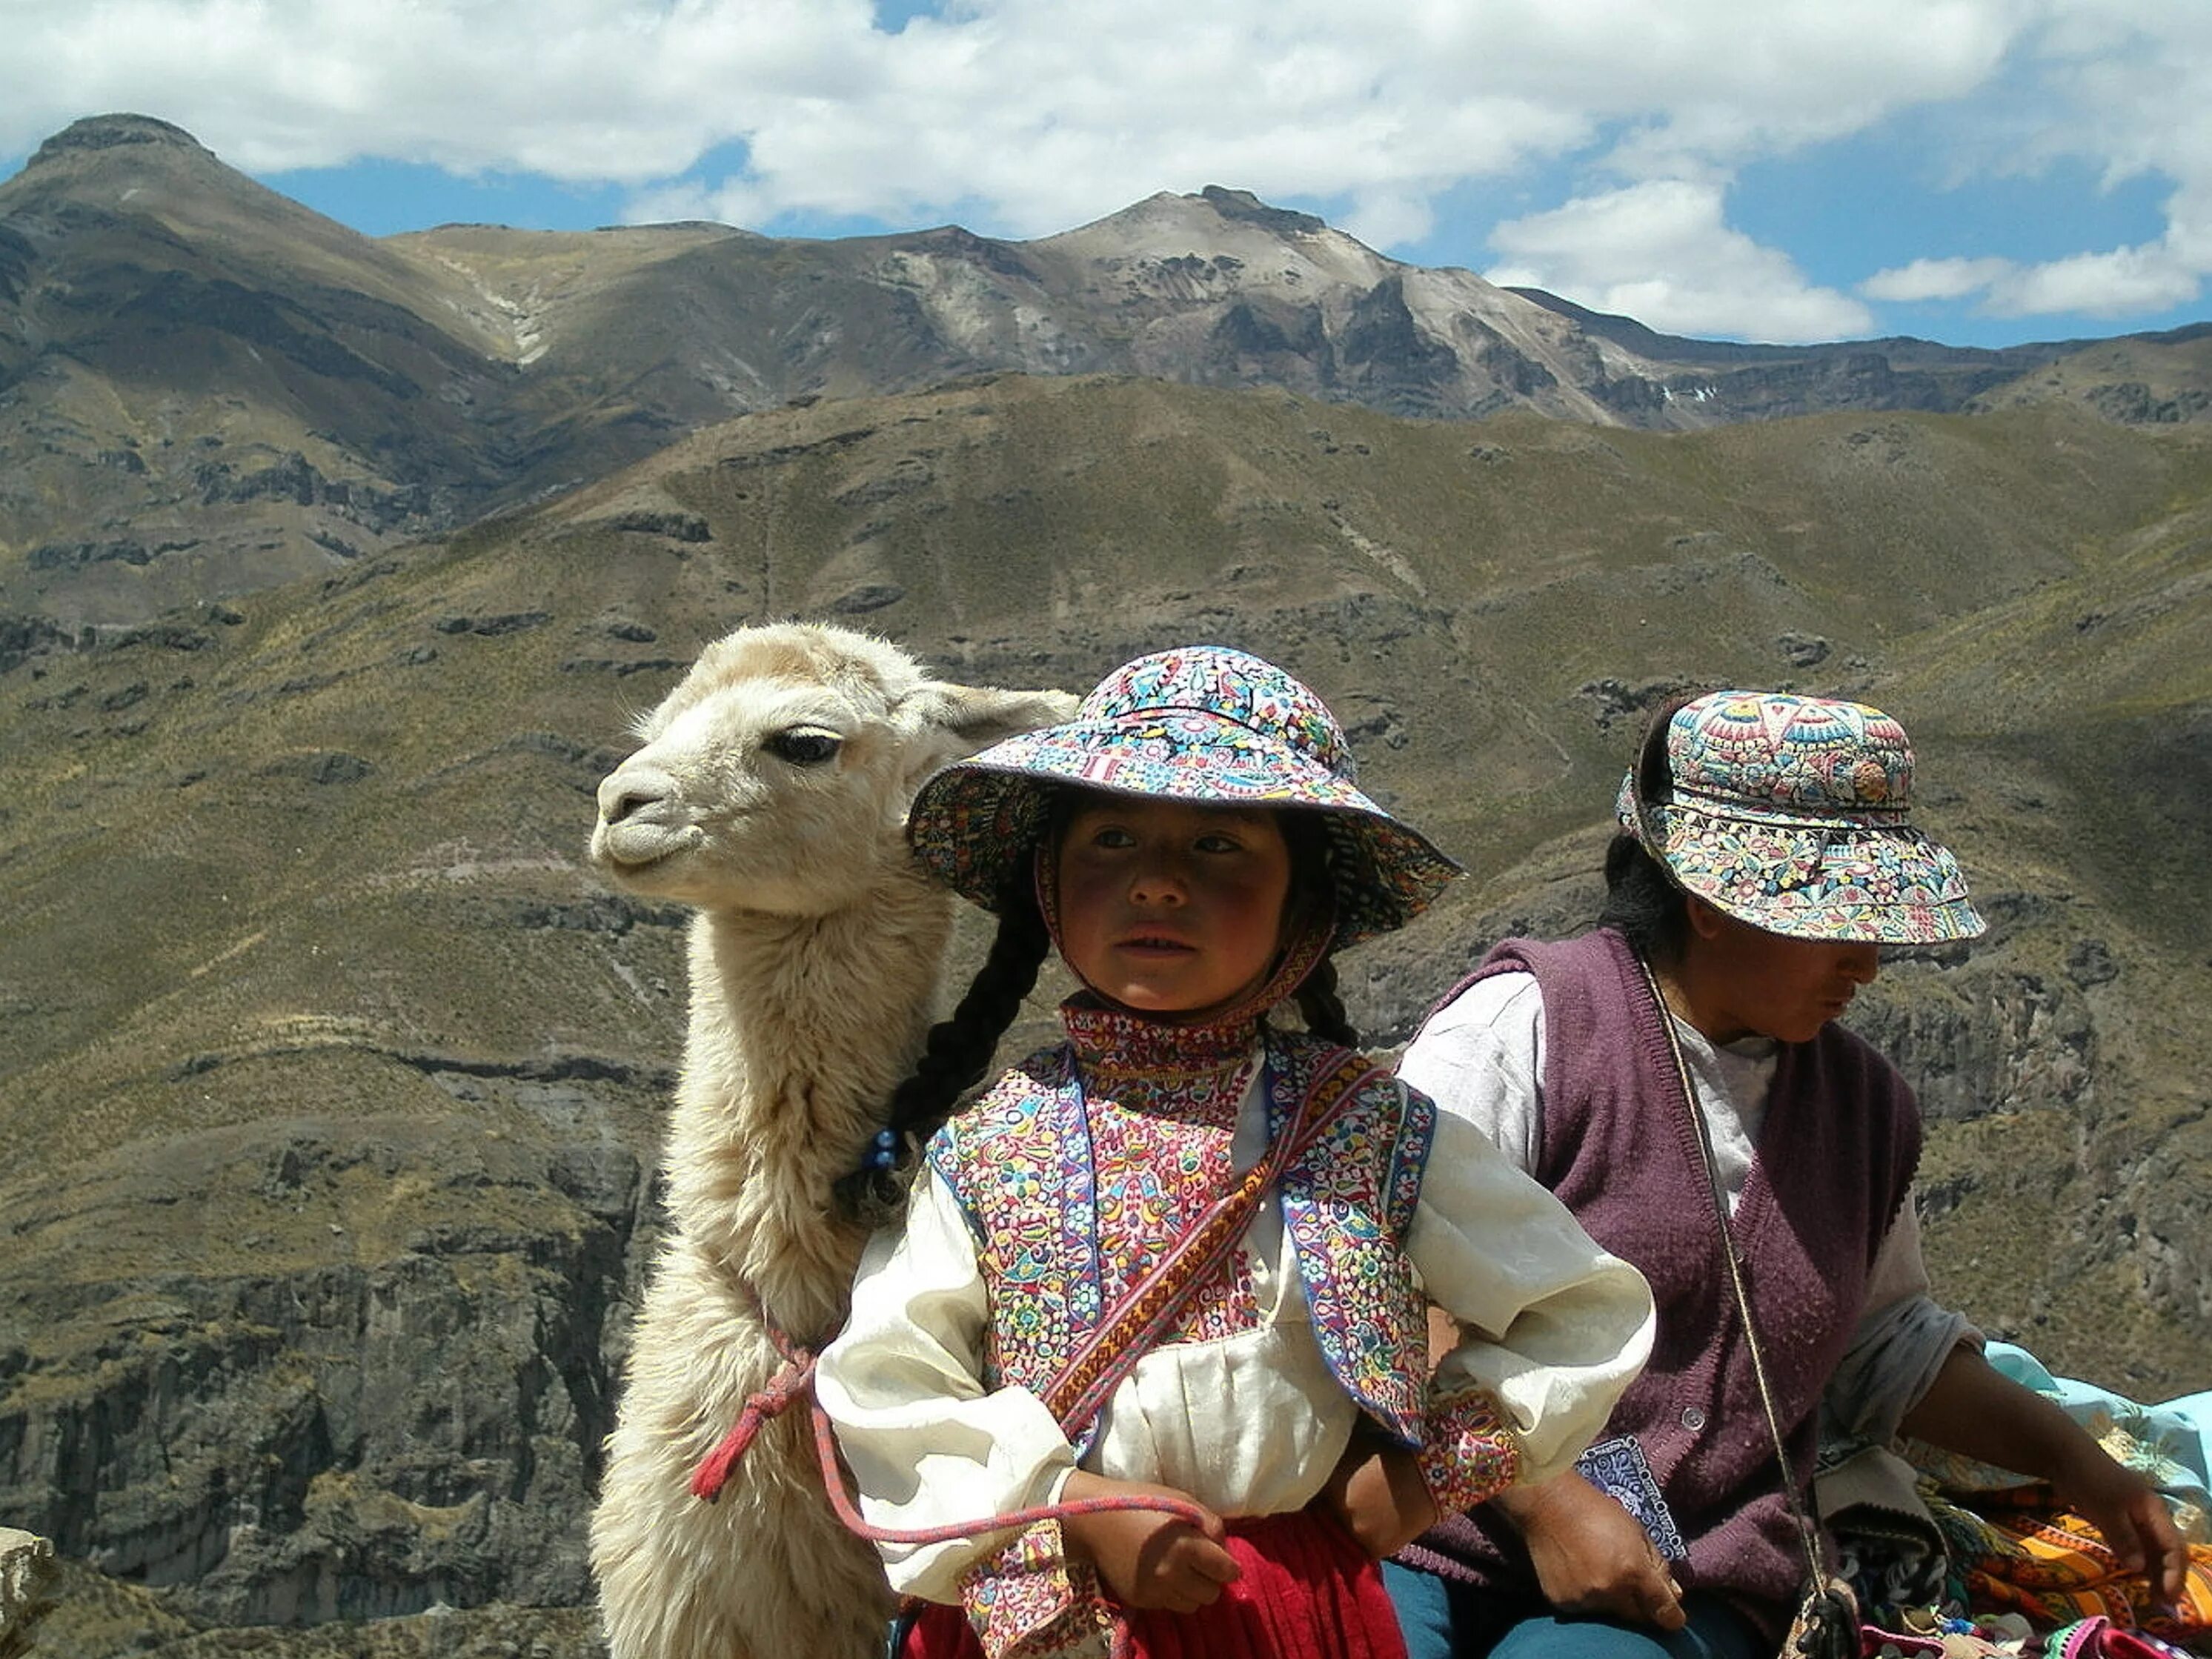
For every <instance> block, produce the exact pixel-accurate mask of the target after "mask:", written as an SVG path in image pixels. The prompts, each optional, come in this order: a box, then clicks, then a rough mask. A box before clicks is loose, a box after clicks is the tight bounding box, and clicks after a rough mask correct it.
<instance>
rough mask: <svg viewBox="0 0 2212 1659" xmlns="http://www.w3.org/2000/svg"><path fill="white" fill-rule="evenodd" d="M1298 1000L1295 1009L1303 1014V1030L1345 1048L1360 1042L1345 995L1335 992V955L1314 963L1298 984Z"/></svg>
mask: <svg viewBox="0 0 2212 1659" xmlns="http://www.w3.org/2000/svg"><path fill="white" fill-rule="evenodd" d="M1297 1000H1298V1012H1299V1013H1301V1014H1303V1015H1304V1016H1305V1022H1306V1030H1309V1031H1311V1032H1312V1033H1313V1034H1314V1035H1315V1036H1319V1037H1327V1038H1328V1040H1329V1041H1330V1042H1334V1043H1340V1044H1341V1045H1342V1046H1343V1047H1345V1048H1358V1046H1359V1031H1358V1028H1357V1027H1356V1026H1354V1025H1353V1024H1352V1016H1351V1015H1350V1014H1349V1013H1347V1012H1346V1011H1345V1006H1344V999H1343V998H1342V997H1340V996H1339V995H1337V994H1336V958H1335V957H1322V959H1321V960H1320V961H1319V962H1317V963H1314V966H1313V971H1312V972H1311V973H1310V974H1308V975H1306V976H1305V981H1304V983H1303V984H1302V985H1300V986H1299V987H1298V997H1297Z"/></svg>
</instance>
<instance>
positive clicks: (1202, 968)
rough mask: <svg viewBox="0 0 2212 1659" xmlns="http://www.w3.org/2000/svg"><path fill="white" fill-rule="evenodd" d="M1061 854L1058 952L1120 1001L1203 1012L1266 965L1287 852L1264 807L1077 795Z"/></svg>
mask: <svg viewBox="0 0 2212 1659" xmlns="http://www.w3.org/2000/svg"><path fill="white" fill-rule="evenodd" d="M1058 856H1059V860H1060V865H1059V872H1058V873H1059V879H1060V954H1061V955H1063V956H1065V957H1066V958H1067V963H1068V966H1070V967H1071V968H1073V969H1075V971H1076V972H1077V973H1078V974H1079V975H1082V977H1083V981H1084V982H1085V984H1087V985H1088V986H1090V987H1091V989H1092V990H1094V991H1097V992H1098V993H1099V994H1102V995H1103V996H1107V997H1110V998H1111V999H1113V1000H1115V1002H1118V1003H1120V1004H1121V1005H1122V1006H1124V1007H1127V1008H1134V1009H1137V1010H1139V1011H1140V1012H1145V1013H1156V1014H1193V1015H1194V1014H1203V1013H1206V1012H1211V1011H1212V1010H1213V1009H1216V1008H1219V1007H1222V1006H1226V1005H1229V1004H1231V1003H1232V1002H1234V1001H1235V1000H1237V999H1238V998H1239V997H1241V996H1243V995H1244V994H1246V993H1248V992H1249V991H1253V990H1256V989H1257V988H1258V987H1259V984H1260V981H1261V977H1262V976H1263V975H1265V974H1266V973H1267V970H1268V968H1269V966H1270V965H1271V964H1272V963H1273V961H1274V957H1275V951H1276V949H1277V947H1278V945H1279V944H1280V942H1281V935H1282V924H1283V907H1284V902H1285V899H1287V898H1288V896H1289V895H1290V890H1291V851H1290V848H1289V847H1288V846H1287V845H1286V844H1285V842H1284V840H1283V832H1282V829H1281V828H1280V826H1279V824H1278V823H1277V822H1276V819H1275V815H1274V814H1273V813H1272V812H1268V811H1245V810H1243V809H1242V808H1238V807H1224V806H1193V805H1188V804H1186V803H1184V802H1182V801H1173V800H1159V799H1152V798H1149V797H1142V796H1132V797H1121V796H1116V795H1097V794H1086V795H1084V796H1082V797H1080V798H1079V800H1078V802H1077V804H1076V807H1075V811H1074V813H1073V816H1072V817H1070V818H1069V820H1068V822H1067V827H1066V830H1065V831H1064V832H1063V833H1062V835H1061V836H1060V850H1059V855H1058Z"/></svg>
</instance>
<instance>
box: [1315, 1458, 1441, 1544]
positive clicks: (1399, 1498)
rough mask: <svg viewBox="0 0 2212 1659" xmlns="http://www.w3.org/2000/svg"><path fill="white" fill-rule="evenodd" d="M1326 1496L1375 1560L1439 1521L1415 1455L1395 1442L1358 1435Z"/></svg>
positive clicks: (1340, 1461)
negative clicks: (1379, 1440) (1385, 1441)
mask: <svg viewBox="0 0 2212 1659" xmlns="http://www.w3.org/2000/svg"><path fill="white" fill-rule="evenodd" d="M1322 1497H1323V1498H1326V1499H1327V1500H1328V1506H1329V1508H1330V1509H1331V1510H1334V1511H1335V1513H1336V1518H1337V1519H1338V1520H1340V1521H1341V1522H1343V1523H1344V1528H1345V1530H1346V1531H1347V1532H1349V1533H1350V1534H1352V1536H1353V1537H1354V1538H1356V1539H1358V1541H1359V1544H1360V1547H1361V1548H1363V1549H1364V1550H1365V1551H1366V1552H1367V1553H1369V1554H1370V1555H1371V1556H1373V1557H1374V1558H1375V1559H1376V1560H1378V1561H1379V1560H1381V1559H1383V1557H1384V1556H1386V1555H1395V1554H1396V1553H1398V1552H1399V1551H1400V1550H1401V1549H1403V1548H1405V1547H1406V1546H1407V1545H1408V1544H1410V1543H1412V1542H1413V1541H1414V1540H1415V1539H1416V1538H1419V1536H1420V1535H1421V1534H1423V1533H1425V1532H1426V1531H1427V1530H1428V1529H1429V1528H1431V1527H1432V1526H1434V1525H1436V1523H1437V1504H1436V1500H1435V1499H1434V1498H1431V1497H1430V1496H1429V1484H1428V1482H1427V1481H1425V1480H1422V1479H1421V1468H1420V1464H1419V1462H1418V1461H1417V1460H1416V1459H1415V1458H1414V1456H1413V1453H1411V1452H1409V1451H1407V1449H1405V1448H1404V1447H1403V1446H1401V1445H1398V1444H1396V1443H1383V1442H1378V1441H1376V1440H1373V1439H1370V1438H1369V1437H1365V1436H1363V1435H1354V1436H1353V1437H1352V1443H1351V1444H1350V1445H1348V1446H1346V1448H1345V1449H1344V1455H1343V1456H1341V1457H1340V1458H1339V1459H1337V1461H1336V1470H1335V1473H1334V1474H1331V1475H1330V1476H1329V1478H1328V1485H1327V1486H1323V1487H1322Z"/></svg>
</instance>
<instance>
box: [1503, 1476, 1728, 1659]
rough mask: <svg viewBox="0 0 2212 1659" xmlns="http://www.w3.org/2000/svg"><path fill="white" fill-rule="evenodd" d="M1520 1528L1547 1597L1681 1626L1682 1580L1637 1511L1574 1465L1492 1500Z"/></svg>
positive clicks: (1606, 1615) (1601, 1612)
mask: <svg viewBox="0 0 2212 1659" xmlns="http://www.w3.org/2000/svg"><path fill="white" fill-rule="evenodd" d="M1490 1501H1491V1502H1492V1504H1495V1505H1496V1506H1497V1507H1498V1508H1499V1509H1500V1510H1504V1512H1505V1514H1506V1516H1508V1517H1509V1518H1510V1520H1511V1521H1512V1522H1513V1523H1514V1525H1515V1526H1516V1527H1518V1528H1520V1529H1521V1536H1522V1541H1524V1542H1525V1543H1527V1545H1528V1559H1530V1561H1532V1562H1533V1563H1534V1565H1535V1568H1536V1583H1537V1584H1538V1585H1539V1587H1540V1588H1541V1589H1542V1590H1543V1592H1544V1599H1545V1600H1546V1601H1549V1602H1550V1603H1551V1604H1552V1605H1553V1607H1557V1608H1558V1609H1559V1611H1560V1612H1561V1613H1577V1614H1582V1615H1584V1616H1595V1617H1598V1618H1603V1619H1616V1620H1620V1622H1622V1623H1623V1624H1630V1625H1647V1626H1653V1627H1656V1629H1659V1630H1668V1631H1673V1630H1680V1629H1681V1628H1682V1626H1684V1625H1686V1624H1687V1623H1688V1622H1689V1619H1688V1615H1687V1614H1686V1613H1683V1611H1682V1588H1681V1586H1680V1584H1677V1583H1675V1582H1674V1574H1673V1573H1672V1572H1670V1571H1668V1567H1667V1564H1666V1562H1664V1561H1663V1560H1662V1559H1660V1557H1659V1552H1658V1551H1657V1550H1656V1549H1655V1548H1653V1547H1652V1544H1651V1540H1650V1535H1649V1534H1646V1533H1645V1532H1644V1528H1642V1527H1640V1526H1638V1524H1637V1522H1636V1518H1635V1517H1634V1516H1632V1515H1630V1514H1629V1512H1628V1511H1627V1510H1625V1509H1623V1508H1621V1506H1620V1504H1619V1503H1617V1502H1616V1501H1615V1500H1614V1499H1613V1498H1611V1497H1609V1496H1607V1494H1606V1493H1604V1492H1600V1491H1599V1490H1598V1489H1597V1488H1596V1487H1595V1486H1592V1485H1590V1483H1589V1481H1588V1480H1584V1479H1583V1477H1582V1476H1581V1475H1579V1474H1576V1473H1575V1472H1574V1471H1573V1470H1571V1469H1570V1470H1569V1471H1568V1472H1567V1473H1565V1474H1559V1475H1554V1476H1553V1478H1552V1479H1551V1480H1547V1481H1545V1482H1544V1483H1543V1485H1541V1486H1514V1487H1510V1488H1508V1489H1507V1490H1506V1491H1504V1492H1500V1493H1498V1496H1497V1497H1495V1498H1492V1499H1491V1500H1490Z"/></svg>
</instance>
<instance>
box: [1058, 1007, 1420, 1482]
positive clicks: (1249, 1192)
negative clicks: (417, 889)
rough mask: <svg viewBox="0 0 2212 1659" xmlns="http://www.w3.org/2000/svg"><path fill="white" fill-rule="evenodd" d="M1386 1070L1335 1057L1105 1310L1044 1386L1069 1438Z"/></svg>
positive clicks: (1351, 1056) (1354, 1057)
mask: <svg viewBox="0 0 2212 1659" xmlns="http://www.w3.org/2000/svg"><path fill="white" fill-rule="evenodd" d="M1382 1075H1383V1067H1382V1066H1377V1065H1376V1064H1375V1062H1374V1061H1372V1060H1370V1059H1368V1058H1367V1056H1366V1055H1364V1054H1358V1053H1355V1052H1353V1051H1352V1050H1351V1049H1348V1048H1347V1049H1343V1050H1341V1051H1340V1054H1339V1057H1338V1059H1337V1061H1336V1063H1335V1064H1334V1066H1330V1067H1329V1068H1328V1070H1326V1071H1323V1072H1321V1073H1317V1074H1316V1077H1315V1078H1314V1080H1313V1081H1312V1083H1311V1084H1310V1085H1308V1086H1307V1089H1306V1092H1305V1097H1304V1099H1303V1100H1301V1101H1300V1102H1299V1103H1298V1109H1297V1112H1296V1113H1295V1114H1294V1115H1292V1116H1291V1121H1290V1122H1289V1123H1288V1124H1287V1125H1286V1126H1285V1128H1284V1131H1283V1133H1280V1134H1279V1135H1277V1136H1276V1137H1275V1139H1274V1140H1273V1144H1272V1145H1270V1146H1269V1147H1268V1148H1267V1157H1265V1158H1261V1160H1260V1162H1258V1163H1257V1164H1254V1165H1253V1166H1252V1167H1251V1168H1250V1169H1249V1170H1246V1171H1245V1172H1244V1176H1243V1179H1242V1180H1241V1181H1239V1182H1237V1185H1236V1186H1235V1187H1233V1188H1231V1189H1230V1190H1229V1191H1228V1192H1226V1193H1225V1194H1222V1195H1221V1196H1220V1197H1219V1198H1218V1199H1216V1200H1214V1201H1213V1202H1212V1204H1210V1205H1208V1206H1206V1211H1205V1212H1204V1213H1203V1214H1201V1215H1200V1217H1199V1218H1198V1219H1197V1220H1196V1221H1195V1222H1194V1223H1193V1224H1192V1225H1191V1228H1190V1230H1189V1231H1188V1232H1186V1233H1185V1234H1184V1235H1183V1236H1182V1237H1181V1238H1179V1239H1177V1240H1176V1243H1175V1244H1174V1246H1173V1248H1171V1249H1170V1250H1168V1252H1167V1253H1166V1254H1165V1255H1163V1256H1162V1257H1161V1258H1160V1260H1159V1261H1158V1263H1157V1264H1155V1265H1154V1267H1152V1271H1151V1272H1150V1273H1146V1275H1145V1276H1144V1277H1143V1278H1142V1279H1139V1280H1138V1281H1137V1282H1136V1283H1135V1284H1134V1285H1131V1286H1130V1287H1129V1290H1128V1292H1127V1295H1125V1296H1124V1297H1122V1298H1121V1301H1120V1302H1119V1303H1118V1304H1115V1306H1114V1307H1113V1308H1111V1309H1109V1310H1108V1311H1107V1313H1106V1316H1105V1317H1104V1318H1103V1319H1101V1320H1100V1321H1099V1322H1098V1324H1097V1327H1096V1328H1094V1329H1093V1330H1092V1331H1091V1334H1089V1335H1088V1336H1087V1337H1085V1339H1084V1340H1083V1341H1082V1342H1081V1343H1079V1345H1078V1346H1077V1347H1076V1350H1075V1352H1073V1354H1071V1355H1069V1357H1068V1360H1067V1364H1066V1365H1065V1366H1064V1367H1063V1368H1062V1369H1061V1370H1060V1375H1059V1376H1055V1377H1054V1378H1053V1380H1052V1381H1051V1382H1050V1383H1048V1384H1047V1385H1046V1387H1045V1389H1044V1392H1043V1398H1044V1403H1045V1406H1046V1407H1047V1409H1048V1410H1049V1411H1050V1412H1051V1413H1052V1414H1053V1416H1054V1418H1056V1419H1058V1420H1059V1423H1060V1428H1061V1429H1062V1430H1063V1431H1065V1432H1066V1435H1067V1437H1068V1438H1069V1439H1071V1440H1073V1439H1074V1438H1075V1437H1076V1435H1077V1433H1078V1432H1079V1431H1080V1430H1081V1429H1082V1428H1083V1427H1084V1426H1085V1425H1086V1424H1088V1423H1089V1422H1090V1421H1091V1419H1092V1418H1094V1417H1096V1416H1097V1414H1098V1413H1099V1411H1100V1410H1101V1409H1102V1408H1103V1407H1104V1406H1105V1404H1106V1401H1107V1398H1108V1397H1109V1395H1112V1393H1113V1392H1114V1390H1115V1388H1116V1387H1118V1386H1119V1385H1120V1383H1121V1379H1122V1378H1123V1377H1125V1376H1127V1375H1128V1374H1129V1371H1130V1369H1131V1368H1132V1367H1133V1366H1134V1365H1135V1364H1136V1363H1137V1361H1138V1360H1139V1359H1141V1358H1143V1357H1144V1356H1145V1355H1146V1353H1148V1352H1151V1351H1152V1347H1153V1346H1154V1344H1155V1343H1156V1341H1157V1340H1158V1336H1159V1334H1160V1333H1161V1332H1162V1331H1163V1330H1165V1329H1166V1328H1168V1327H1169V1325H1170V1323H1171V1322H1173V1320H1174V1319H1175V1316H1176V1311H1177V1310H1179V1309H1180V1308H1181V1307H1182V1304H1183V1302H1184V1300H1185V1299H1186V1298H1188V1297H1189V1295H1190V1293H1191V1292H1192V1291H1194V1290H1195V1289H1196V1288H1197V1287H1198V1286H1199V1285H1200V1284H1201V1283H1203V1282H1204V1280H1205V1279H1206V1275H1207V1273H1209V1272H1210V1271H1212V1268H1213V1267H1215V1266H1216V1265H1217V1264H1218V1262H1219V1261H1221V1259H1222V1257H1223V1256H1224V1255H1225V1254H1226V1253H1227V1252H1228V1250H1229V1249H1230V1247H1231V1246H1232V1245H1233V1244H1234V1243H1236V1242H1237V1239H1239V1238H1241V1237H1243V1234H1244V1230H1245V1229H1246V1228H1247V1227H1249V1225H1251V1222H1252V1217H1253V1214H1254V1213H1255V1212H1256V1211H1257V1210H1258V1208H1259V1206H1260V1203H1261V1200H1262V1199H1263V1198H1265V1197H1266V1196H1267V1192H1268V1191H1269V1189H1270V1188H1273V1186H1274V1184H1275V1182H1277V1181H1278V1180H1279V1178H1280V1177H1281V1176H1282V1173H1283V1171H1284V1170H1285V1169H1286V1168H1288V1167H1289V1165H1290V1164H1291V1160H1292V1159H1293V1158H1296V1157H1297V1155H1298V1154H1299V1153H1300V1152H1304V1150H1305V1149H1306V1147H1307V1146H1310V1145H1311V1144H1312V1142H1313V1140H1314V1139H1315V1138H1316V1136H1318V1135H1319V1134H1320V1133H1322V1131H1323V1130H1325V1129H1326V1128H1327V1127H1328V1124H1329V1121H1330V1120H1331V1119H1332V1118H1334V1116H1335V1115H1336V1114H1337V1112H1338V1111H1339V1110H1340V1109H1342V1107H1343V1106H1344V1104H1345V1103H1346V1102H1347V1101H1350V1100H1351V1099H1352V1098H1353V1097H1355V1096H1357V1095H1358V1092H1359V1091H1360V1090H1361V1089H1362V1088H1364V1086H1365V1085H1367V1084H1368V1083H1369V1082H1370V1080H1371V1079H1375V1078H1377V1077H1380V1076H1382Z"/></svg>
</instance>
